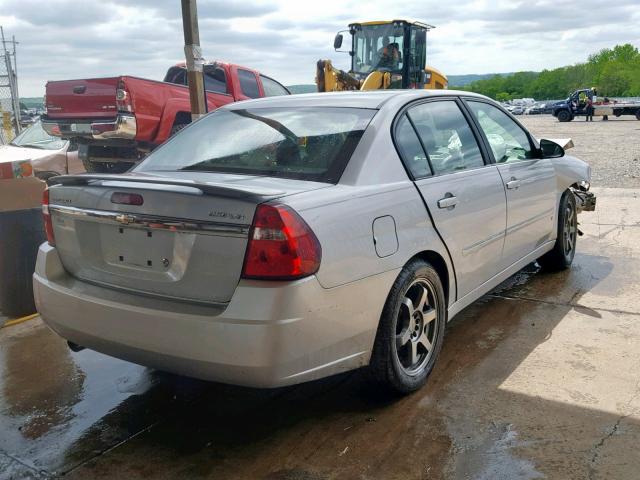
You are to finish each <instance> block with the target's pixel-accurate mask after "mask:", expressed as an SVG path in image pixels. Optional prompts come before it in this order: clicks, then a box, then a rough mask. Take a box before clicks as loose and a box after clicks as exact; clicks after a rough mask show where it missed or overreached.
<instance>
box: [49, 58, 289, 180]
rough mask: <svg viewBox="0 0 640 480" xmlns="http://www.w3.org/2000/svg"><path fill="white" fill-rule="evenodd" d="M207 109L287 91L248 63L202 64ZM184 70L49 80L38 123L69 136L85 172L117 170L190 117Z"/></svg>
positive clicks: (286, 92) (129, 165)
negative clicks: (159, 77)
mask: <svg viewBox="0 0 640 480" xmlns="http://www.w3.org/2000/svg"><path fill="white" fill-rule="evenodd" d="M204 81H205V90H206V94H207V105H208V108H209V110H214V109H216V108H218V107H220V106H222V105H225V104H227V103H231V102H238V101H240V100H246V99H249V98H258V97H265V96H267V97H269V96H275V95H288V94H289V93H290V92H289V91H288V90H287V89H286V88H285V87H284V86H282V85H281V84H280V83H278V82H276V81H275V80H273V79H272V78H269V77H267V76H265V75H262V74H260V73H259V72H257V71H255V70H252V69H250V68H245V67H241V66H238V65H233V64H228V63H221V62H215V63H207V64H205V66H204ZM186 85H187V71H186V68H185V65H184V64H178V65H176V66H173V67H171V68H169V70H168V71H167V74H166V75H165V77H164V80H163V81H162V82H159V81H155V80H148V79H144V78H138V77H131V76H121V77H110V78H92V79H86V80H61V81H50V82H47V85H46V97H45V108H46V114H45V115H44V116H43V117H42V126H43V127H44V129H45V130H46V131H47V132H48V133H49V134H50V135H55V136H59V137H63V138H73V139H75V140H76V141H77V142H78V154H79V156H80V159H81V160H82V162H83V164H84V166H85V169H86V170H87V171H88V172H100V173H121V172H125V171H127V170H128V169H129V168H131V167H132V166H133V164H135V163H136V162H137V161H139V160H141V159H142V158H144V156H145V155H147V153H149V152H150V151H151V150H153V149H154V148H155V147H156V146H158V145H160V144H161V143H162V142H164V141H165V140H166V139H167V138H169V137H170V136H171V135H172V134H173V133H175V132H177V131H178V130H180V129H181V128H183V127H184V126H185V125H187V124H188V123H190V122H191V113H190V111H191V107H190V103H189V89H188V87H187V86H186Z"/></svg>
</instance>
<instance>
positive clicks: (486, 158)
mask: <svg viewBox="0 0 640 480" xmlns="http://www.w3.org/2000/svg"><path fill="white" fill-rule="evenodd" d="M444 101H453V102H454V103H455V104H456V105H457V106H458V108H459V109H460V112H461V113H462V116H463V118H464V119H465V120H466V121H467V124H468V125H469V128H470V129H471V132H472V133H473V136H474V138H475V140H476V144H477V145H478V149H479V150H480V155H481V157H482V161H483V163H484V165H481V166H478V167H474V168H468V169H464V170H456V171H452V172H442V173H436V172H435V171H434V170H433V165H432V164H431V159H430V158H429V154H428V153H427V150H426V148H425V147H424V144H423V142H422V139H421V138H420V135H419V134H418V131H417V130H416V128H415V125H414V124H413V120H411V117H410V116H409V115H407V119H408V120H409V123H410V125H411V126H412V128H413V131H414V133H415V134H416V136H417V137H418V140H419V141H420V146H421V147H422V150H423V152H424V154H425V156H426V158H427V162H428V164H429V168H430V169H431V175H423V176H420V177H416V176H414V175H413V173H412V172H411V170H410V169H409V167H408V165H407V163H406V161H405V159H404V158H403V155H402V153H401V150H400V148H399V146H398V142H397V140H396V130H397V128H398V124H399V123H400V119H401V118H402V116H403V115H405V114H406V113H407V112H408V110H409V109H410V108H412V107H415V106H418V105H422V104H426V103H432V102H444ZM481 133H482V132H480V131H479V130H478V126H477V125H476V123H475V120H474V119H473V118H471V115H470V112H469V111H468V110H467V106H466V105H465V104H464V102H463V100H462V98H461V96H460V95H438V96H437V97H432V98H419V99H417V100H412V101H411V102H408V103H406V104H405V105H403V106H402V108H401V109H399V110H398V112H397V113H396V115H395V117H394V119H393V122H392V123H391V140H392V143H393V146H394V147H395V149H396V153H397V154H398V157H400V161H401V162H402V166H403V167H404V169H405V171H406V172H407V175H408V176H409V178H410V179H411V180H412V181H414V182H417V181H419V180H423V179H426V178H435V177H441V176H443V175H451V174H455V173H463V172H471V171H474V170H478V169H480V168H486V167H489V166H491V165H494V164H495V162H493V161H492V160H493V155H492V154H491V152H490V151H487V145H486V144H485V143H484V138H483V137H481V136H480V134H481Z"/></svg>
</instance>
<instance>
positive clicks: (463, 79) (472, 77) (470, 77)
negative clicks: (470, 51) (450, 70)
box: [447, 73, 513, 87]
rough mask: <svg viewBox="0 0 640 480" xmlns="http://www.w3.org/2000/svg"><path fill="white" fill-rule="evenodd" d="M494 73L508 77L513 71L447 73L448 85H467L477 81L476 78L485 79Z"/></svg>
mask: <svg viewBox="0 0 640 480" xmlns="http://www.w3.org/2000/svg"><path fill="white" fill-rule="evenodd" d="M496 75H499V76H501V77H509V76H511V75H513V73H481V74H476V73H470V74H467V75H447V77H448V78H449V87H464V86H466V85H469V84H470V83H471V82H477V81H478V80H486V79H488V78H493V77H495V76H496Z"/></svg>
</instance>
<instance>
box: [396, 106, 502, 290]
mask: <svg viewBox="0 0 640 480" xmlns="http://www.w3.org/2000/svg"><path fill="white" fill-rule="evenodd" d="M461 107H462V106H461V104H460V103H459V101H458V100H455V99H439V100H430V101H426V102H423V103H419V104H417V105H413V106H410V107H409V108H408V109H407V110H406V112H404V113H403V115H402V116H401V117H400V118H399V120H398V121H397V123H396V128H395V139H396V145H397V146H398V148H399V150H400V153H401V156H402V158H403V161H404V162H405V165H406V167H407V169H408V170H409V172H410V173H411V176H412V177H413V179H414V180H415V184H416V186H417V187H418V189H419V191H420V194H421V195H422V198H423V200H424V202H425V204H426V206H427V209H428V210H429V212H430V215H431V218H432V220H433V223H434V225H435V227H436V229H437V230H438V233H439V234H440V236H441V237H442V239H443V241H444V243H445V245H446V246H447V249H448V250H449V253H450V255H451V258H452V261H453V264H454V267H455V271H456V279H457V284H458V295H459V298H461V297H463V296H464V295H466V294H468V293H469V292H471V291H472V290H473V289H475V288H476V287H478V286H480V285H481V284H482V283H484V282H486V281H487V280H489V279H490V278H491V277H493V276H494V275H496V274H497V273H498V271H499V265H500V257H501V254H502V245H503V241H504V235H505V224H506V202H505V192H504V186H503V184H502V179H501V178H500V174H499V173H498V170H497V168H496V166H495V165H492V164H487V163H486V162H485V158H484V157H483V154H482V151H481V148H480V146H479V143H478V140H477V137H476V134H474V131H473V130H472V128H471V127H470V125H469V123H468V120H467V118H466V116H465V114H464V113H463V109H462V108H461Z"/></svg>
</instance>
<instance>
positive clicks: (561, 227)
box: [538, 190, 578, 271]
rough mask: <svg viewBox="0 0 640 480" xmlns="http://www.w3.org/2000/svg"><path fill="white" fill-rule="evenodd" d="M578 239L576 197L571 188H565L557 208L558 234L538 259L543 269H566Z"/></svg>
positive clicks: (574, 252) (571, 260)
mask: <svg viewBox="0 0 640 480" xmlns="http://www.w3.org/2000/svg"><path fill="white" fill-rule="evenodd" d="M577 239H578V212H577V210H576V199H575V197H574V196H573V192H571V190H565V192H564V193H563V194H562V197H561V198H560V207H559V209H558V235H557V237H556V243H555V244H554V245H553V249H552V250H550V251H549V252H547V253H545V254H544V255H543V256H542V257H540V258H539V259H538V263H539V264H540V266H541V267H543V268H544V269H545V270H551V271H559V270H566V269H567V268H569V267H570V266H571V263H572V262H573V258H574V256H575V254H576V241H577Z"/></svg>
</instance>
